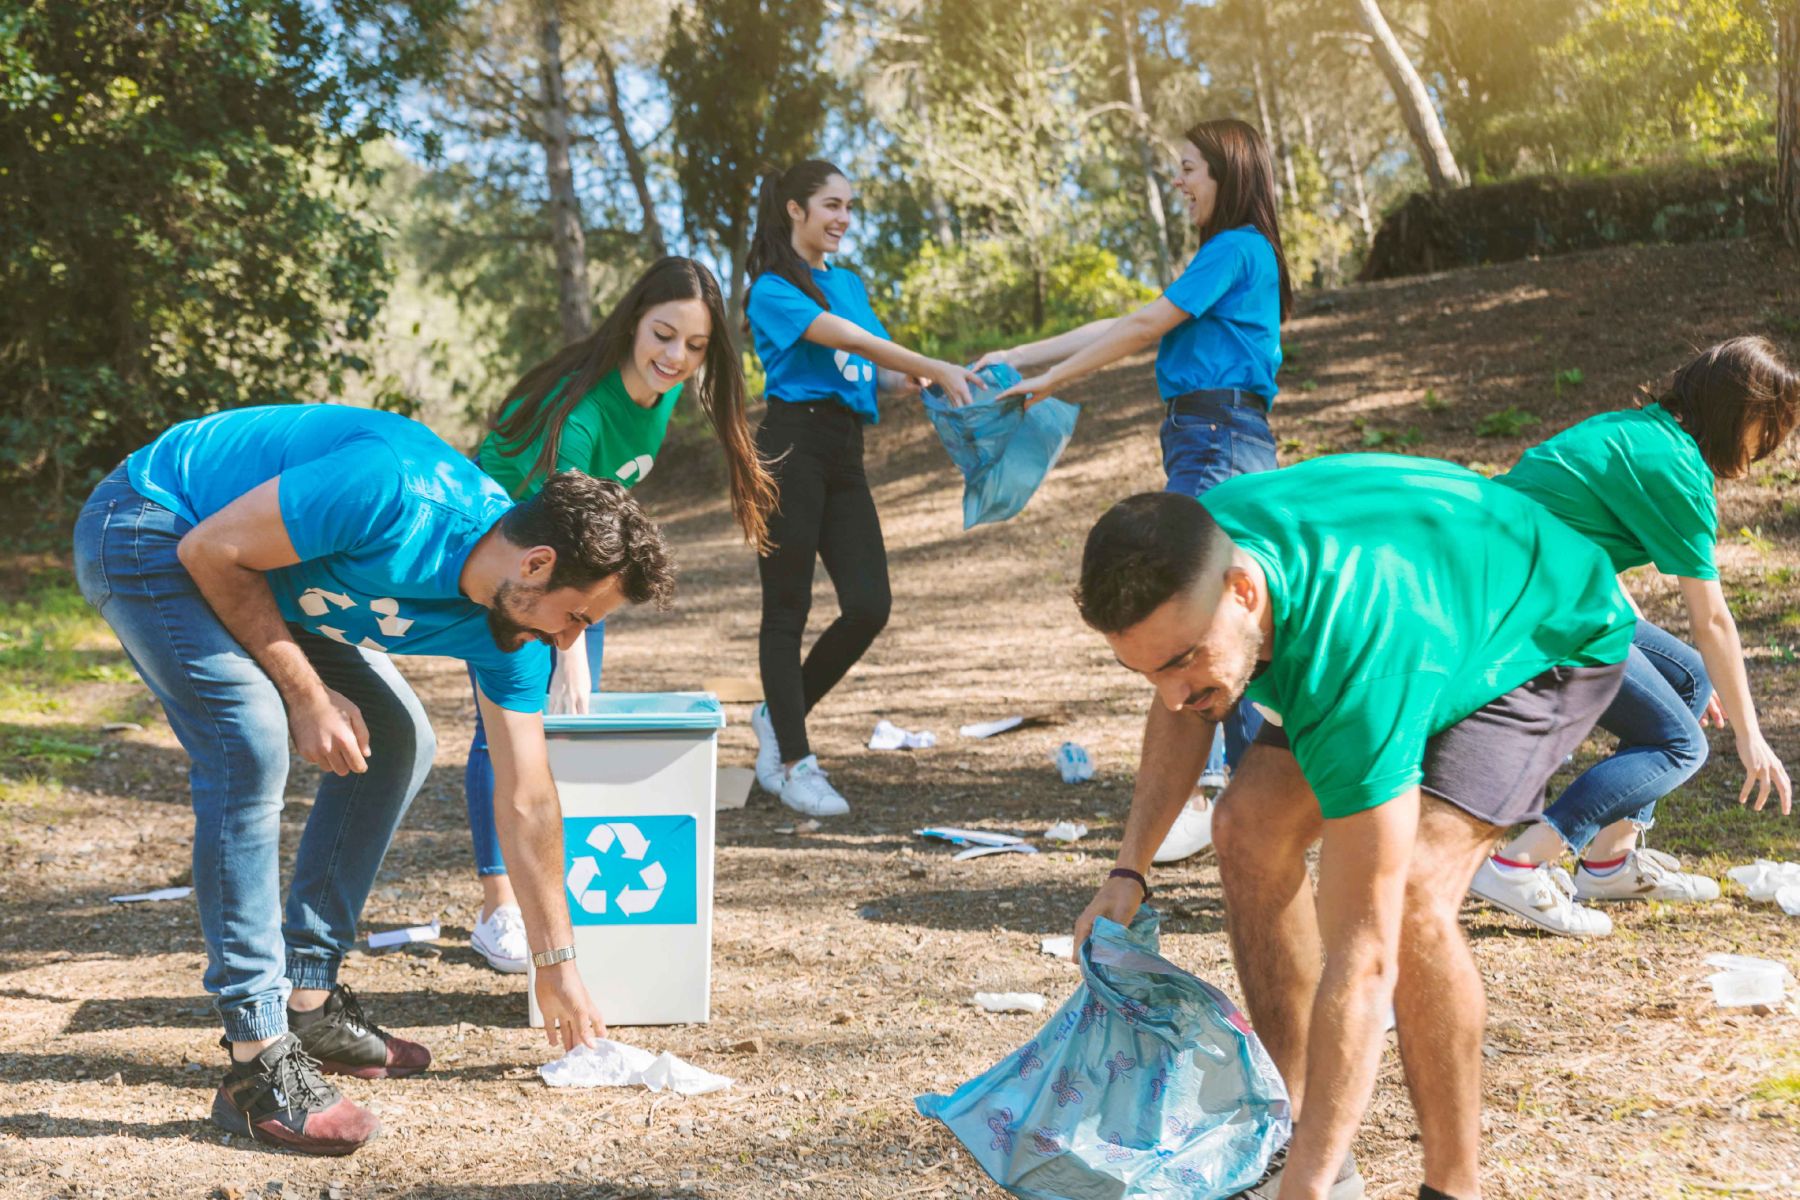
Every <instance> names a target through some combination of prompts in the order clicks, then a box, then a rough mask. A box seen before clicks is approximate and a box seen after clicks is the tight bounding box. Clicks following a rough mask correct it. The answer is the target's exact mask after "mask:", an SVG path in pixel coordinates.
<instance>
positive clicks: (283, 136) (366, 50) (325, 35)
mask: <svg viewBox="0 0 1800 1200" xmlns="http://www.w3.org/2000/svg"><path fill="white" fill-rule="evenodd" d="M444 8H445V0H432V2H431V3H426V4H417V5H393V6H389V5H387V4H382V3H376V2H374V0H339V2H338V3H336V4H334V5H330V6H326V5H322V4H317V3H309V2H306V0H246V2H241V3H227V2H226V0H193V2H191V3H187V4H184V5H179V6H174V7H171V6H168V5H163V4H150V3H124V2H121V3H111V4H62V3H53V2H47V0H39V2H36V3H31V4H28V5H25V6H23V7H15V8H14V9H13V10H12V11H11V12H10V13H9V14H8V15H7V16H6V17H5V18H4V19H0V63H3V64H5V68H4V71H3V72H0V80H3V82H0V164H4V167H0V293H4V294H5V295H6V296H7V297H8V306H9V309H10V312H9V314H8V316H9V320H8V321H7V322H6V325H5V327H4V331H3V332H0V392H3V393H4V394H5V395H7V397H8V398H9V403H8V405H7V407H6V410H5V413H4V415H0V478H5V479H11V480H18V479H21V478H33V477H35V478H37V479H39V480H41V481H42V482H43V483H44V484H46V485H47V487H48V489H50V490H51V491H53V492H60V491H62V490H64V489H66V488H73V487H76V486H80V485H81V484H84V483H86V482H87V481H88V480H89V479H90V478H91V477H92V476H93V475H94V474H96V473H97V472H100V471H104V470H106V469H108V468H110V467H111V466H112V465H113V464H115V463H116V462H117V461H118V460H119V459H120V458H121V457H122V456H123V454H124V453H125V452H126V451H128V450H130V449H132V448H133V447H135V446H137V445H139V444H141V443H142V442H143V441H145V440H147V439H148V438H149V437H151V436H153V435H154V434H155V433H157V432H159V431H160V430H161V429H162V428H164V427H166V426H167V425H169V424H170V423H172V422H174V421H177V420H180V419H182V418H185V417H190V416H194V415H196V414H198V413H202V412H206V411H209V410H212V409H215V408H221V407H229V406H233V405H241V404H252V403H276V402H289V401H296V400H310V399H320V398H323V397H325V396H329V395H335V394H338V393H339V392H341V390H342V389H343V387H344V384H345V380H346V377H347V376H349V375H350V374H352V373H354V372H357V371H359V370H361V369H362V368H363V367H364V366H365V365H366V364H365V362H364V360H363V359H362V357H361V356H360V355H359V354H358V352H357V344H358V343H359V342H360V341H361V340H362V339H363V338H365V337H366V336H367V335H368V333H369V331H370V329H371V325H372V322H373V321H374V319H375V316H376V314H377V312H378V311H379V309H380V305H381V302H382V298H383V282H384V277H385V266H384V258H383V253H382V245H381V237H380V230H379V229H378V228H377V227H376V225H375V224H374V223H373V222H371V221H370V220H369V219H368V218H366V217H365V216H364V215H362V214H361V213H360V212H359V211H358V206H357V204H356V202H355V199H354V197H353V196H352V195H351V194H350V193H349V191H348V190H347V189H348V188H350V187H352V186H354V185H356V184H357V183H359V182H360V181H361V179H362V178H363V174H364V172H363V164H362V159H361V147H362V146H363V145H364V144H365V143H367V142H368V141H370V140H372V139H373V138H375V137H377V136H379V135H380V134H381V132H382V130H383V129H384V128H387V127H390V126H392V125H393V124H394V122H395V121H396V119H397V118H396V112H397V97H398V92H399V89H400V86H401V84H402V83H403V82H404V79H405V77H407V76H409V75H413V74H417V73H420V72H422V71H425V70H427V69H428V67H429V64H430V61H431V56H432V43H431V41H430V39H429V36H428V35H429V34H430V32H431V30H432V29H433V27H434V23H435V22H436V21H437V20H438V19H439V18H440V17H441V15H442V13H443V10H444Z"/></svg>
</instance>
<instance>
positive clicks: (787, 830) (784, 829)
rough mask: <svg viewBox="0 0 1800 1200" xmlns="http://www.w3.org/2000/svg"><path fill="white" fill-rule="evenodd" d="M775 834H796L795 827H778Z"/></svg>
mask: <svg viewBox="0 0 1800 1200" xmlns="http://www.w3.org/2000/svg"><path fill="white" fill-rule="evenodd" d="M775 832H776V833H792V832H794V827H793V826H792V825H777V826H776V827H775Z"/></svg>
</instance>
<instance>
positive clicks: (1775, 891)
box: [1725, 858, 1800, 914]
mask: <svg viewBox="0 0 1800 1200" xmlns="http://www.w3.org/2000/svg"><path fill="white" fill-rule="evenodd" d="M1725 877H1726V878H1727V879H1729V880H1731V881H1732V882H1733V883H1735V884H1737V885H1738V886H1739V887H1741V888H1743V889H1744V890H1745V891H1746V892H1749V893H1750V898H1751V899H1752V900H1774V901H1775V902H1776V903H1780V904H1781V907H1782V908H1783V909H1785V910H1786V911H1787V912H1788V913H1790V914H1792V913H1794V912H1795V909H1800V903H1797V904H1795V905H1794V907H1792V908H1790V907H1789V906H1788V905H1787V904H1785V903H1782V902H1781V898H1780V893H1781V891H1782V890H1783V889H1785V888H1795V889H1800V863H1793V862H1771V861H1770V860H1768V859H1766V858H1759V859H1757V860H1756V861H1755V862H1753V863H1751V864H1749V865H1748V866H1743V867H1733V868H1731V870H1729V871H1727V872H1725ZM1794 899H1800V897H1795V898H1794Z"/></svg>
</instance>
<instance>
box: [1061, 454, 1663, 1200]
mask: <svg viewBox="0 0 1800 1200" xmlns="http://www.w3.org/2000/svg"><path fill="white" fill-rule="evenodd" d="M1077 603H1078V605H1079V607H1080V609H1081V614H1082V617H1083V618H1084V619H1085V620H1086V621H1087V623H1088V624H1089V625H1091V626H1093V627H1094V628H1095V629H1097V630H1099V631H1100V632H1101V633H1103V634H1105V635H1106V638H1107V641H1108V642H1109V643H1111V645H1112V649H1113V653H1114V654H1115V655H1116V656H1117V657H1118V659H1119V661H1120V662H1121V663H1122V664H1123V665H1124V666H1125V667H1127V668H1128V669H1130V670H1133V671H1136V672H1138V673H1140V674H1142V675H1143V676H1144V677H1145V678H1147V679H1148V680H1150V682H1151V683H1153V684H1154V685H1155V687H1156V690H1157V693H1158V695H1159V697H1160V698H1161V700H1162V702H1163V704H1162V706H1161V707H1160V708H1159V709H1158V710H1157V712H1156V714H1155V719H1154V720H1153V721H1152V723H1151V725H1150V726H1149V728H1148V730H1147V731H1146V734H1145V739H1144V749H1143V758H1142V761H1141V763H1140V767H1139V772H1138V781H1137V791H1136V795H1135V796H1134V798H1133V800H1132V806H1131V814H1130V817H1129V819H1128V820H1127V822H1126V826H1125V835H1124V839H1123V842H1122V844H1121V846H1120V851H1119V860H1118V867H1117V869H1115V870H1114V872H1113V874H1112V876H1111V877H1109V878H1108V879H1107V881H1106V883H1105V885H1104V886H1102V887H1101V889H1100V892H1099V894H1098V895H1097V896H1096V897H1095V898H1094V901H1093V903H1091V904H1090V905H1089V906H1088V908H1087V911H1086V912H1085V913H1083V914H1082V917H1081V920H1080V923H1079V924H1078V925H1077V927H1076V934H1077V937H1078V939H1079V938H1084V937H1086V935H1087V932H1088V929H1089V927H1090V926H1091V924H1092V921H1093V918H1094V917H1095V916H1098V915H1104V916H1107V917H1111V918H1113V919H1115V920H1120V921H1127V920H1129V919H1130V917H1131V915H1132V913H1133V912H1134V911H1135V910H1136V909H1137V906H1138V904H1139V903H1140V901H1141V900H1142V899H1143V897H1144V894H1145V891H1146V890H1147V888H1146V886H1145V885H1144V884H1143V882H1142V879H1143V874H1144V872H1146V871H1147V870H1148V869H1149V866H1150V856H1151V853H1152V852H1153V851H1154V850H1155V849H1156V846H1157V844H1158V843H1159V842H1160V841H1161V840H1162V837H1163V834H1164V833H1165V831H1166V830H1167V829H1168V827H1169V825H1170V824H1171V823H1172V822H1173V821H1174V820H1175V817H1176V814H1177V813H1179V812H1180V810H1181V806H1182V804H1183V803H1184V802H1185V801H1186V800H1187V797H1188V795H1189V794H1190V793H1191V791H1192V790H1193V785H1194V781H1195V779H1196V778H1197V777H1198V775H1199V774H1200V768H1201V765H1202V763H1203V762H1204V761H1205V758H1206V753H1207V748H1208V747H1209V746H1210V745H1211V743H1212V734H1213V726H1214V725H1215V724H1216V723H1217V722H1218V721H1219V720H1220V719H1221V718H1223V717H1224V716H1225V714H1227V713H1229V712H1230V711H1231V707H1232V705H1233V704H1234V703H1236V701H1237V700H1238V698H1239V697H1240V696H1247V697H1248V698H1249V700H1250V701H1251V702H1253V703H1255V704H1256V705H1258V707H1259V708H1261V709H1262V710H1263V711H1264V713H1265V715H1266V716H1267V717H1268V723H1267V724H1266V725H1265V727H1264V729H1263V731H1262V732H1260V733H1259V734H1258V735H1257V736H1256V740H1255V742H1254V743H1253V744H1252V746H1251V747H1250V749H1249V750H1248V751H1247V753H1246V754H1245V757H1244V762H1243V766H1242V769H1241V770H1240V771H1239V773H1238V774H1237V775H1236V776H1234V777H1233V779H1232V780H1231V783H1230V785H1229V786H1228V787H1227V788H1226V790H1225V792H1224V794H1223V797H1222V799H1221V802H1220V804H1219V810H1218V816H1217V824H1216V825H1215V827H1214V833H1215V838H1216V844H1217V847H1218V858H1219V874H1220V878H1221V880H1222V882H1223V885H1224V892H1225V904H1226V913H1227V927H1228V930H1229V933H1230V937H1231V946H1232V956H1233V958H1234V960H1235V962H1236V964H1237V971H1238V977H1239V979H1240V980H1241V981H1242V983H1243V988H1244V995H1245V999H1246V1000H1247V1002H1248V1007H1249V1010H1250V1016H1251V1019H1252V1020H1253V1021H1254V1023H1255V1026H1256V1031H1257V1033H1258V1034H1259V1035H1260V1036H1261V1037H1262V1039H1263V1041H1264V1043H1265V1044H1266V1045H1267V1046H1268V1049H1269V1052H1270V1054H1271V1055H1272V1056H1273V1057H1274V1059H1275V1063H1276V1065H1277V1066H1278V1067H1279V1068H1280V1069H1281V1072H1282V1076H1283V1078H1284V1079H1285V1080H1286V1082H1287V1085H1288V1090H1289V1093H1290V1095H1291V1098H1292V1100H1293V1103H1294V1108H1295V1111H1296V1113H1297V1117H1298V1119H1297V1124H1296V1127H1295V1133H1294V1140H1293V1142H1292V1145H1291V1147H1290V1149H1289V1153H1288V1156H1287V1160H1286V1165H1285V1168H1284V1169H1283V1170H1282V1172H1281V1174H1280V1176H1279V1177H1278V1178H1273V1179H1270V1180H1267V1181H1265V1183H1264V1184H1262V1185H1259V1186H1258V1188H1257V1189H1256V1190H1255V1191H1254V1192H1253V1193H1252V1194H1255V1195H1268V1196H1276V1195H1279V1196H1280V1197H1282V1198H1283V1200H1294V1198H1297V1197H1326V1196H1334V1197H1335V1196H1344V1195H1360V1194H1361V1186H1360V1181H1359V1180H1357V1179H1356V1177H1355V1172H1354V1168H1353V1167H1352V1166H1351V1165H1349V1164H1348V1163H1347V1162H1346V1156H1347V1154H1348V1151H1349V1149H1350V1144H1351V1141H1352V1139H1353V1137H1354V1135H1355V1133H1356V1128H1357V1126H1358V1124H1359V1123H1360V1122H1361V1120H1362V1115H1363V1112H1364V1110H1365V1108H1366V1107H1367V1104H1368V1100H1369V1094H1370V1091H1371V1089H1372V1088H1373V1086H1374V1079H1375V1071H1376V1066H1377V1063H1378V1061H1379V1058H1380V1054H1381V1044H1382V1037H1381V1032H1382V1026H1383V1018H1384V1015H1385V1011H1386V1008H1387V1005H1388V1002H1389V998H1390V996H1391V997H1392V999H1393V1003H1394V1007H1395V1011H1396V1013H1397V1016H1398V1021H1399V1035H1400V1050H1401V1056H1402V1058H1403V1060H1404V1063H1405V1067H1406V1078H1407V1085H1408V1088H1409V1089H1410V1091H1411V1092H1412V1098H1413V1107H1414V1109H1415V1110H1416V1111H1417V1113H1418V1116H1419V1129H1420V1135H1421V1139H1422V1141H1423V1149H1424V1157H1425V1182H1426V1185H1427V1186H1426V1187H1425V1188H1423V1189H1422V1190H1421V1192H1420V1195H1421V1196H1423V1197H1431V1198H1436V1197H1442V1196H1451V1197H1455V1198H1456V1200H1476V1197H1477V1196H1478V1194H1479V1183H1478V1175H1477V1163H1478V1158H1479V1139H1480V1128H1481V1122H1480V1103H1481V1081H1480V1070H1481V1032H1482V1024H1483V1022H1484V1020H1485V1001H1484V999H1483V995H1482V986H1481V978H1480V976H1479V974H1478V973H1477V972H1476V969H1475V963H1474V959H1473V957H1472V956H1471V955H1470V953H1469V949H1468V945H1467V943H1465V942H1464V940H1463V937H1462V933H1461V930H1460V929H1459V928H1458V925H1457V912H1458V909H1459V907H1460V906H1461V903H1462V898H1463V894H1464V892H1466V891H1467V889H1468V884H1469V880H1470V878H1471V877H1472V876H1473V875H1474V873H1475V868H1476V866H1477V865H1478V864H1479V863H1480V861H1481V859H1482V858H1483V856H1484V855H1486V853H1487V852H1488V850H1489V849H1490V848H1491V846H1492V845H1493V842H1494V840H1495V838H1497V837H1498V836H1499V835H1500V833H1501V832H1502V831H1504V830H1505V829H1506V828H1507V827H1508V826H1510V825H1513V824H1516V823H1518V822H1520V821H1523V820H1527V819H1529V818H1530V817H1532V816H1533V815H1534V814H1535V813H1537V812H1538V810H1539V809H1540V808H1541V807H1542V804H1543V794H1544V785H1545V783H1546V782H1547V781H1548V780H1549V778H1550V776H1551V774H1552V772H1553V771H1554V770H1555V769H1556V767H1557V766H1558V765H1559V764H1560V763H1561V762H1562V760H1563V757H1564V756H1565V755H1566V754H1568V753H1569V752H1571V751H1572V750H1574V749H1575V748H1576V747H1577V746H1579V745H1580V743H1581V740H1582V739H1583V738H1584V737H1585V736H1586V734H1587V732H1588V730H1589V729H1590V728H1591V727H1592V726H1593V724H1594V722H1595V720H1596V719H1597V718H1598V717H1599V715H1600V713H1601V712H1602V711H1604V709H1605V708H1606V706H1607V703H1608V702H1609V701H1610V700H1611V698H1612V696H1613V693H1614V692H1615V691H1616V690H1617V689H1618V686H1619V679H1620V676H1621V673H1622V671H1623V667H1622V665H1621V664H1622V662H1623V660H1624V658H1625V655H1626V652H1627V650H1628V649H1629V647H1630V644H1631V631H1632V627H1633V618H1632V613H1631V609H1630V607H1629V605H1628V604H1627V603H1626V600H1625V597H1624V595H1623V594H1622V593H1621V592H1620V591H1619V587H1618V584H1617V582H1616V581H1615V579H1614V577H1613V574H1612V569H1611V565H1610V564H1609V563H1608V562H1607V560H1606V557H1605V556H1604V555H1603V554H1601V553H1600V552H1599V551H1598V550H1597V549H1596V548H1595V547H1594V546H1593V545H1592V544H1591V543H1590V542H1588V541H1587V540H1586V539H1585V538H1582V537H1581V536H1580V535H1578V534H1576V533H1574V532H1573V531H1572V530H1570V529H1569V528H1568V527H1567V526H1565V525H1563V524H1562V523H1561V522H1559V521H1557V520H1556V519H1555V518H1554V517H1551V516H1550V515H1549V514H1548V513H1547V512H1545V511H1544V510H1543V509H1542V508H1541V507H1539V506H1538V505H1537V504H1535V503H1532V502H1530V501H1529V500H1526V499H1525V498H1524V497H1521V496H1519V495H1517V494H1515V493H1513V492H1512V491H1511V490H1510V489H1507V488H1503V487H1500V486H1498V485H1496V484H1493V483H1490V482H1488V481H1487V480H1485V479H1483V478H1482V477H1481V476H1479V475H1476V474H1474V473H1472V472H1470V471H1467V470H1464V469H1463V468H1461V467H1458V466H1454V465H1452V464H1450V463H1443V462H1436V461H1433V460H1430V459H1419V458H1397V457H1392V456H1388V455H1362V454H1358V455H1344V456H1338V457H1332V458H1323V459H1315V460H1313V461H1311V462H1307V463H1302V464H1300V465H1298V466H1295V467H1290V468H1288V469H1287V470H1285V471H1279V472H1269V473H1266V474H1256V475H1246V476H1242V477H1240V478H1238V479H1233V480H1229V481H1227V482H1226V483H1223V484H1220V485H1219V486H1218V487H1217V488H1215V489H1213V490H1212V491H1210V492H1208V493H1207V494H1206V495H1204V496H1202V497H1201V498H1200V499H1199V501H1198V502H1197V503H1196V502H1195V501H1192V500H1189V499H1187V498H1185V497H1180V496H1174V495H1167V494H1160V495H1142V496H1133V497H1131V498H1130V499H1127V500H1125V501H1123V502H1121V503H1120V504H1119V505H1117V506H1116V507H1114V508H1113V509H1112V510H1111V511H1110V512H1108V513H1107V514H1106V515H1105V516H1104V517H1102V518H1101V519H1100V521H1099V523H1098V524H1096V525H1095V526H1094V529H1093V531H1092V532H1091V533H1090V534H1089V535H1088V541H1087V548H1086V551H1085V553H1084V555H1083V559H1082V569H1081V583H1080V589H1079V592H1078V595H1077ZM1321 838H1322V839H1323V846H1322V848H1321V850H1320V855H1319V882H1318V887H1317V890H1316V895H1315V889H1314V888H1313V886H1312V884H1311V881H1310V880H1309V877H1308V875H1307V869H1306V857H1305V856H1306V851H1307V848H1308V847H1309V846H1310V845H1311V844H1312V843H1313V842H1315V841H1319V840H1320V839H1321ZM1321 964H1322V965H1321Z"/></svg>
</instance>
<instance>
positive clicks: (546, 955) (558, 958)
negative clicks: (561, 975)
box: [531, 946, 575, 967]
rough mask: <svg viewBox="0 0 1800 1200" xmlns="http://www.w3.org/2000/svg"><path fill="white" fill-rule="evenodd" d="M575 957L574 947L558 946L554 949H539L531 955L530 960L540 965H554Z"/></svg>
mask: <svg viewBox="0 0 1800 1200" xmlns="http://www.w3.org/2000/svg"><path fill="white" fill-rule="evenodd" d="M574 957H575V947H573V946H558V947H557V948H556V949H554V950H541V951H539V952H538V953H536V954H534V955H532V956H531V961H532V962H533V963H534V964H536V965H537V966H540V967H554V966H555V965H556V964H557V963H559V962H568V961H569V960H570V959H571V958H574Z"/></svg>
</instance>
